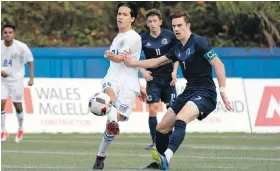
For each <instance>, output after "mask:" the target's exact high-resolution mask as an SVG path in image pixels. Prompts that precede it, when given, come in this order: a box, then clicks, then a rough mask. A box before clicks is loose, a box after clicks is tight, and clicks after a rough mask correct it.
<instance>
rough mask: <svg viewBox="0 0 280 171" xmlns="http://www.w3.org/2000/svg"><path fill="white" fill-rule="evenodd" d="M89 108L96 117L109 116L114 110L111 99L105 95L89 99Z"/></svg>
mask: <svg viewBox="0 0 280 171" xmlns="http://www.w3.org/2000/svg"><path fill="white" fill-rule="evenodd" d="M88 107H89V110H90V111H91V113H92V114H94V115H96V116H104V115H107V114H108V113H109V112H110V111H111V108H112V103H111V98H110V97H109V96H108V95H107V94H105V93H96V94H95V95H93V96H92V97H91V98H90V99H89V103H88Z"/></svg>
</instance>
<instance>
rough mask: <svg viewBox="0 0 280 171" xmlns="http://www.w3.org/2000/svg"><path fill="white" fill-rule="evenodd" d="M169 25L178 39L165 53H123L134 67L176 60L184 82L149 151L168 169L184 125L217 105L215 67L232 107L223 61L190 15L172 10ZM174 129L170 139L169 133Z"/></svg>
mask: <svg viewBox="0 0 280 171" xmlns="http://www.w3.org/2000/svg"><path fill="white" fill-rule="evenodd" d="M170 18H171V20H172V28H173V31H174V33H175V35H176V38H177V39H178V40H179V41H180V43H178V44H177V45H176V46H174V47H173V48H172V49H171V50H170V51H169V52H168V53H167V54H166V55H164V56H161V57H159V58H152V59H148V60H142V61H133V60H131V58H130V56H129V53H126V57H125V60H124V62H125V64H126V65H128V66H133V67H142V68H153V67H159V66H161V65H164V64H167V63H170V62H175V61H179V63H180V66H181V69H182V73H183V75H184V78H185V79H186V80H187V85H186V88H185V90H184V92H183V93H182V94H180V95H179V96H178V97H177V98H176V99H175V101H174V102H172V104H170V108H169V109H168V110H167V112H166V114H165V115H164V117H163V119H162V120H161V121H160V123H159V124H158V125H157V133H156V149H155V148H154V149H153V150H152V156H153V159H154V160H155V161H156V162H157V163H158V165H159V168H160V169H162V170H168V168H169V163H170V159H171V158H172V156H173V154H174V153H175V152H176V151H177V149H178V148H179V146H180V144H181V143H182V142H183V140H184V137H185V132H186V125H187V124H188V123H190V122H191V121H193V120H195V119H198V120H202V119H204V118H206V117H207V116H208V115H209V114H210V113H211V112H212V111H213V110H214V109H215V108H216V104H217V92H216V86H215V84H214V81H213V76H212V66H213V67H214V69H215V72H216V75H217V80H218V83H219V92H220V95H221V97H222V100H223V103H224V105H225V107H226V108H227V110H229V111H230V110H231V106H230V103H229V101H228V98H227V95H226V91H225V90H226V76H225V68H224V64H223V63H222V62H221V60H220V59H219V57H218V55H217V54H216V52H215V51H214V50H213V49H212V48H211V47H210V46H209V44H208V43H207V41H206V40H205V39H204V38H203V37H202V36H199V35H196V34H193V33H192V32H191V30H190V27H191V23H190V16H189V14H188V13H186V12H182V11H175V12H173V13H171V14H170ZM173 128H174V131H173V133H172V135H171V138H170V140H169V138H168V132H169V131H170V130H172V129H173Z"/></svg>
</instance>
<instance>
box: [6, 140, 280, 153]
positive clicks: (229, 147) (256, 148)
mask: <svg viewBox="0 0 280 171" xmlns="http://www.w3.org/2000/svg"><path fill="white" fill-rule="evenodd" d="M12 141H13V140H7V143H9V142H12ZM22 142H23V143H25V142H26V143H32V144H34V143H38V144H39V143H44V144H65V143H67V144H90V145H99V144H100V143H101V138H100V139H99V140H98V141H83V140H81V141H69V140H49V139H48V140H45V139H43V140H40V139H34V140H30V139H29V140H23V141H22ZM113 144H114V145H121V146H125V145H126V146H131V145H134V146H146V145H147V143H137V142H133V141H126V142H118V141H117V140H116V141H114V142H113ZM3 145H4V144H3ZM3 145H2V146H3ZM180 147H183V148H190V149H205V150H246V151H267V150H269V151H280V146H269V147H267V146H238V145H236V146H233V145H223V144H218V145H208V144H199V145H198V144H181V146H180Z"/></svg>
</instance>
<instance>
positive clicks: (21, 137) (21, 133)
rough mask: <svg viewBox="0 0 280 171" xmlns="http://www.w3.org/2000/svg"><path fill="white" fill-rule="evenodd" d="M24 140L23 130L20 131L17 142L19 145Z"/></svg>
mask: <svg viewBox="0 0 280 171" xmlns="http://www.w3.org/2000/svg"><path fill="white" fill-rule="evenodd" d="M22 139H23V130H18V133H17V136H16V138H15V142H17V143H19V142H20V141H22Z"/></svg>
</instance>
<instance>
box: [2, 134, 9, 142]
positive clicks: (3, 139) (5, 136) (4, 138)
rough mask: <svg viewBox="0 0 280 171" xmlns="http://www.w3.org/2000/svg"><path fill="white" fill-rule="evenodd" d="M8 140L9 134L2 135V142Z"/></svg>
mask: <svg viewBox="0 0 280 171" xmlns="http://www.w3.org/2000/svg"><path fill="white" fill-rule="evenodd" d="M7 138H8V132H2V133H1V142H5V141H6V140H7Z"/></svg>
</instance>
